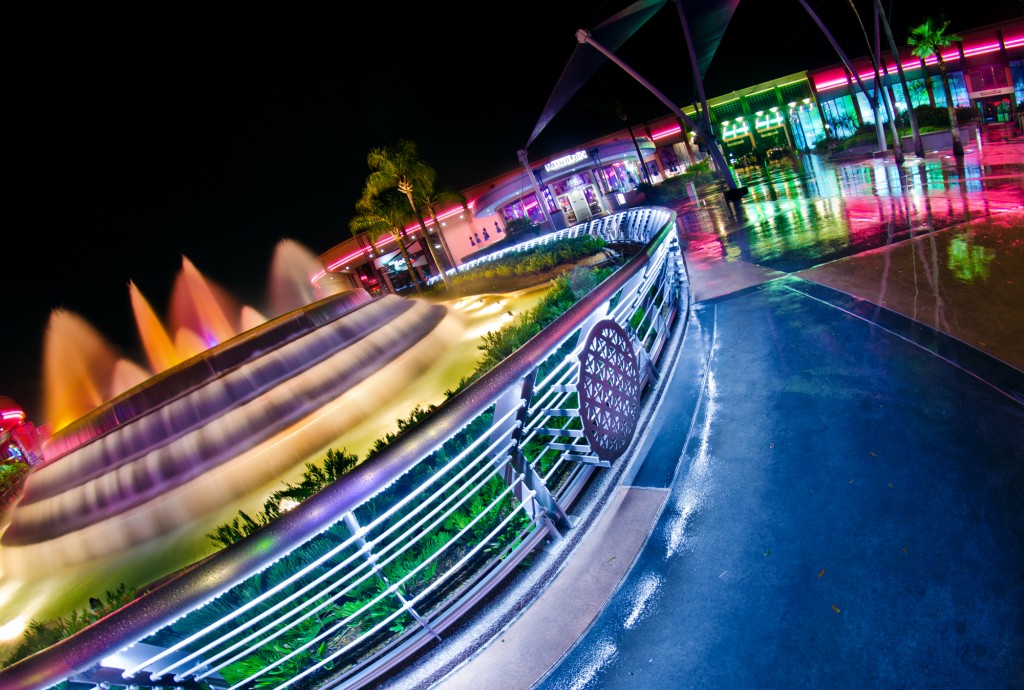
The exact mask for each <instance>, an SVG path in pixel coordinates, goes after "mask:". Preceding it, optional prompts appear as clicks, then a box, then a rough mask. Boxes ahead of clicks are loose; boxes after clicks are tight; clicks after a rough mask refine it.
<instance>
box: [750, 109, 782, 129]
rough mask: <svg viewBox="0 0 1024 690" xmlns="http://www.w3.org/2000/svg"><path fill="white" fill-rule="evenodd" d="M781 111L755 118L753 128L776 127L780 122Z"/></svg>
mask: <svg viewBox="0 0 1024 690" xmlns="http://www.w3.org/2000/svg"><path fill="white" fill-rule="evenodd" d="M782 120H783V117H782V113H771V114H769V116H768V117H766V118H764V119H762V118H757V119H756V120H754V129H766V128H768V127H778V126H779V125H781V124H782Z"/></svg>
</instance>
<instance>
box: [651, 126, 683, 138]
mask: <svg viewBox="0 0 1024 690" xmlns="http://www.w3.org/2000/svg"><path fill="white" fill-rule="evenodd" d="M680 131H682V127H680V126H679V125H674V126H672V127H667V128H665V129H663V130H661V131H660V132H654V133H652V134H651V138H652V139H654V140H655V141H657V140H658V139H663V138H665V137H670V136H672V135H673V134H679V132H680Z"/></svg>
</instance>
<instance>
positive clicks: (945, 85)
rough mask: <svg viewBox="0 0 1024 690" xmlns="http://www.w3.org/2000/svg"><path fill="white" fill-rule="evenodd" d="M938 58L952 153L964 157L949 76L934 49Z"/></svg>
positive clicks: (940, 57)
mask: <svg viewBox="0 0 1024 690" xmlns="http://www.w3.org/2000/svg"><path fill="white" fill-rule="evenodd" d="M935 56H936V57H937V58H938V59H939V74H941V75H942V89H943V91H945V92H946V110H947V111H948V112H949V133H950V135H952V137H953V155H954V156H955V157H957V158H963V157H964V145H963V143H962V142H961V141H960V123H959V122H957V120H956V108H955V107H954V106H953V91H952V90H951V89H950V88H949V77H948V76H947V75H946V63H945V62H944V61H943V60H942V55H940V54H939V51H935Z"/></svg>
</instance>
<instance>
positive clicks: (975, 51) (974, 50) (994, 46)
mask: <svg viewBox="0 0 1024 690" xmlns="http://www.w3.org/2000/svg"><path fill="white" fill-rule="evenodd" d="M997 50H999V44H998V43H990V44H988V45H985V46H972V47H970V48H964V56H968V55H984V54H985V53H993V52H995V51H997Z"/></svg>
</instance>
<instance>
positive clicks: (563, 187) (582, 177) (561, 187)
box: [551, 170, 594, 195]
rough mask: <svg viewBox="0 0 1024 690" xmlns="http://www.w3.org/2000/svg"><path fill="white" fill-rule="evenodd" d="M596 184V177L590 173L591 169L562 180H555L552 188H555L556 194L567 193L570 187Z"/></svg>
mask: <svg viewBox="0 0 1024 690" xmlns="http://www.w3.org/2000/svg"><path fill="white" fill-rule="evenodd" d="M588 184H594V178H593V176H592V175H591V174H590V171H589V170H586V171H584V172H581V173H578V174H576V175H572V176H570V177H565V178H563V179H561V180H558V181H556V182H553V183H552V184H551V189H552V190H554V192H555V194H556V195H558V194H565V193H566V192H567V191H569V190H570V189H576V188H577V187H583V186H584V185H588Z"/></svg>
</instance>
